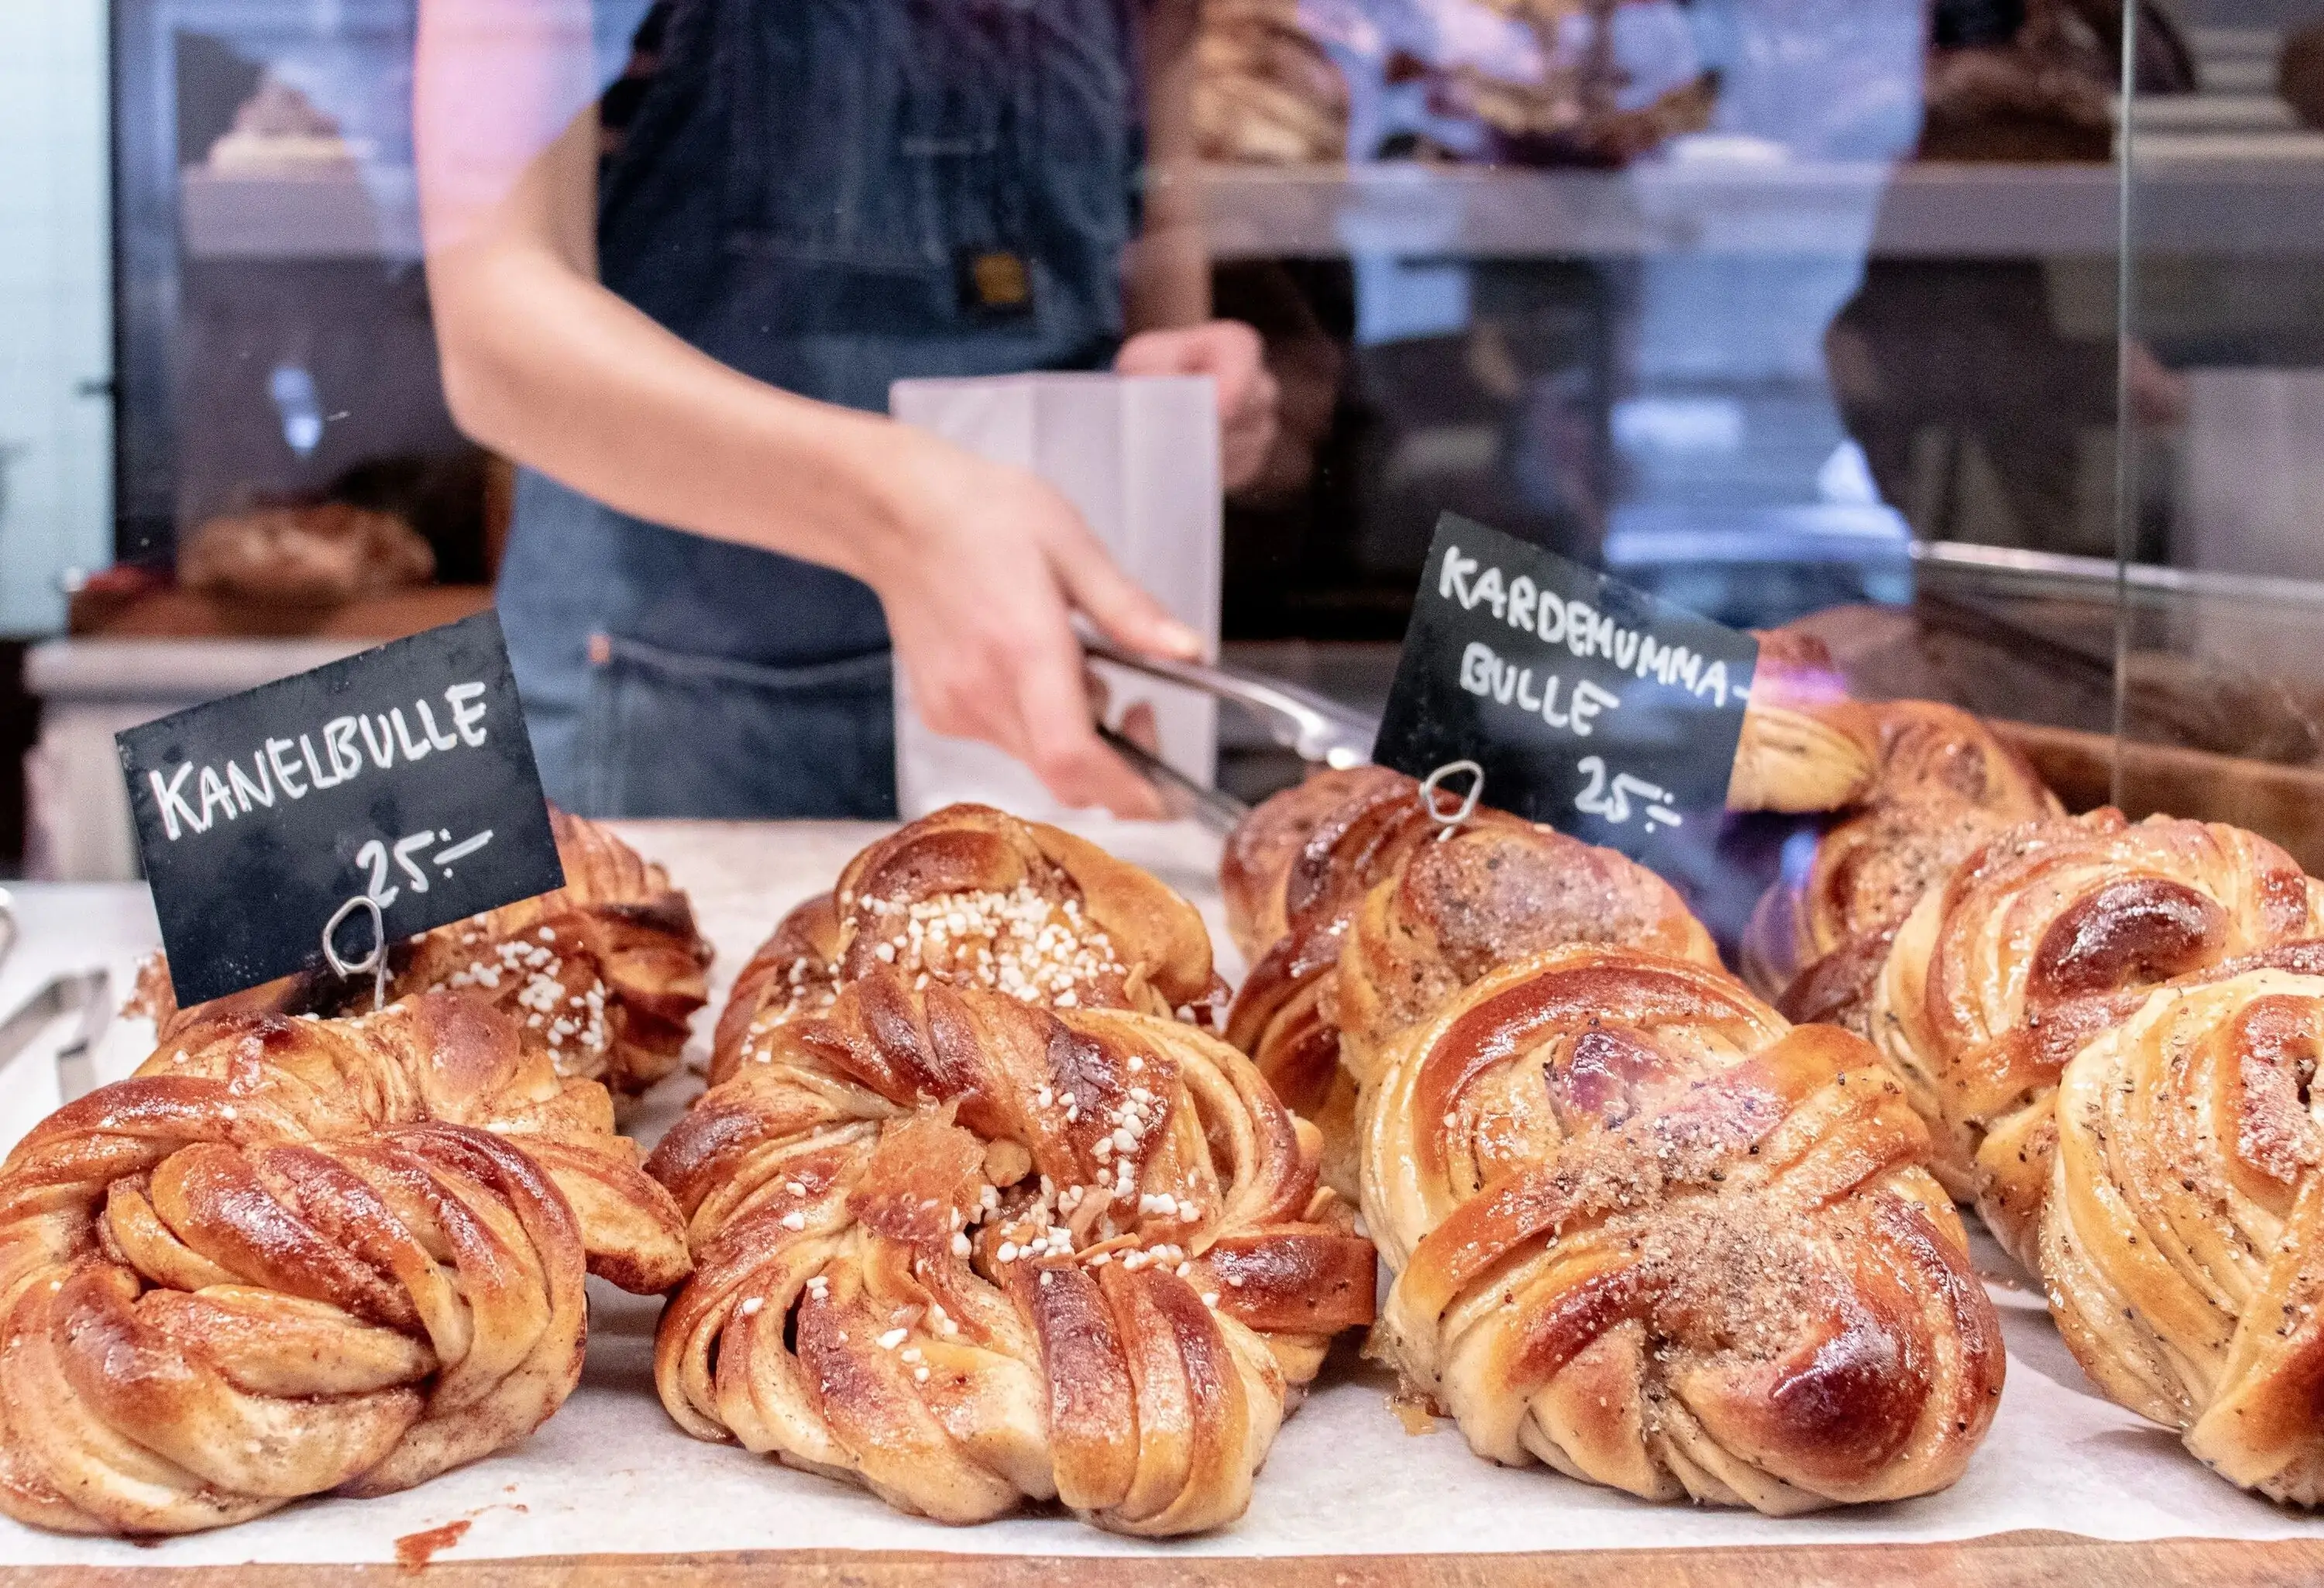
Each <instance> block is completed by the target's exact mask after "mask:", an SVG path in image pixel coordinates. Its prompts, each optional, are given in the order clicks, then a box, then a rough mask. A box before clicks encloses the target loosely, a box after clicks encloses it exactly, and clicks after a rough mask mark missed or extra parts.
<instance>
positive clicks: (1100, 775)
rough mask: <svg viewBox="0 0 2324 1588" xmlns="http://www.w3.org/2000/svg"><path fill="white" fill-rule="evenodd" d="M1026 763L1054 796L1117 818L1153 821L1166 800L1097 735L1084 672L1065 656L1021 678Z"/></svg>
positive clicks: (1045, 661) (1042, 661) (1046, 659)
mask: <svg viewBox="0 0 2324 1588" xmlns="http://www.w3.org/2000/svg"><path fill="white" fill-rule="evenodd" d="M1017 690H1018V699H1019V702H1020V715H1021V716H1022V718H1023V722H1024V728H1025V737H1026V749H1025V752H1024V760H1025V764H1026V765H1028V766H1029V767H1031V768H1032V769H1033V773H1034V775H1035V776H1036V777H1037V778H1039V779H1040V780H1041V781H1042V782H1043V783H1044V784H1045V785H1047V788H1048V790H1049V792H1050V793H1052V794H1054V795H1056V797H1057V798H1058V799H1061V800H1063V801H1065V803H1066V804H1067V805H1072V806H1089V805H1102V806H1103V807H1104V808H1106V809H1108V810H1110V811H1111V812H1113V814H1114V815H1116V816H1122V817H1138V818H1142V819H1147V820H1152V819H1154V818H1157V817H1160V816H1161V815H1162V814H1163V812H1162V797H1161V795H1160V793H1159V792H1157V790H1156V789H1155V788H1154V786H1153V785H1152V784H1151V783H1148V781H1147V780H1145V779H1144V778H1142V777H1139V775H1138V773H1137V772H1136V771H1132V770H1131V769H1130V763H1129V762H1125V761H1123V760H1122V759H1121V758H1120V756H1118V755H1116V754H1115V753H1114V752H1112V751H1111V750H1108V749H1107V748H1106V747H1105V745H1104V743H1102V742H1101V741H1100V740H1099V738H1098V736H1097V730H1096V728H1095V726H1094V725H1093V719H1092V718H1091V717H1090V715H1089V697H1088V695H1087V694H1086V692H1085V690H1084V683H1083V679H1082V669H1080V667H1079V666H1078V665H1076V664H1075V663H1074V661H1073V660H1067V659H1066V658H1065V657H1063V656H1055V657H1043V658H1042V659H1040V660H1039V661H1038V662H1037V664H1035V665H1032V666H1028V667H1027V668H1026V669H1024V670H1023V671H1022V672H1021V673H1019V675H1018V679H1017Z"/></svg>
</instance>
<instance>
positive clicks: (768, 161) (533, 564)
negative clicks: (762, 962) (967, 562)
mask: <svg viewBox="0 0 2324 1588" xmlns="http://www.w3.org/2000/svg"><path fill="white" fill-rule="evenodd" d="M1139 5H1140V0H678V4H677V5H676V7H675V8H674V9H673V10H672V11H671V12H670V13H669V15H668V19H667V25H666V31H665V32H664V34H663V39H662V50H661V59H660V61H659V69H657V70H656V72H655V74H654V76H653V78H652V79H651V83H650V87H649V88H647V89H646V90H645V93H644V97H643V98H642V100H641V102H640V103H639V105H638V106H637V110H636V114H635V117H634V119H633V120H632V122H631V124H630V125H629V127H628V129H627V132H626V134H625V135H624V136H623V139H622V144H621V146H620V149H619V151H618V152H616V153H615V154H614V156H613V158H612V159H611V160H610V161H609V162H608V163H607V165H606V168H605V170H604V172H603V174H602V178H601V182H600V190H599V211H598V247H599V261H600V270H601V272H602V275H603V279H604V282H605V284H606V286H608V287H609V288H611V289H612V290H613V291H614V292H616V293H618V294H620V295H621V296H622V298H624V299H626V300H629V301H630V302H631V303H633V304H635V305H636V306H637V307H638V308H639V309H642V310H643V311H644V312H645V313H647V314H649V315H650V316H652V317H653V318H654V319H656V320H657V321H659V323H660V324H662V325H663V326H666V327H668V328H669V329H670V330H672V331H674V332H676V333H677V334H678V336H680V337H684V338H685V339H686V340H687V341H688V342H690V343H692V344H693V345H694V346H696V347H699V348H701V349H702V350H703V351H704V352H705V353H708V354H709V355H711V356H713V357H715V358H716V359H718V360H720V361H721V362H723V363H724V364H726V365H731V366H732V367H733V368H735V369H738V370H740V371H742V373H744V374H750V375H753V376H756V377H757V378H758V379H760V380H762V381H765V382H768V383H770V384H773V385H776V386H779V387H781V388H783V389H784V390H786V391H788V392H798V393H800V394H802V395H805V396H808V397H815V398H820V399H822V400H824V401H825V402H837V403H844V404H845V405H847V406H849V407H852V408H861V409H870V410H874V411H885V410H886V408H887V404H888V387H889V384H890V383H891V382H893V381H897V380H900V379H904V378H907V377H911V376H961V375H985V374H1008V373H1013V372H1019V371H1025V370H1036V369H1072V368H1090V367H1096V366H1100V365H1102V364H1103V363H1104V362H1105V361H1106V360H1107V359H1108V358H1109V357H1111V354H1112V352H1113V350H1114V348H1115V347H1116V346H1118V344H1119V342H1120V336H1121V316H1122V311H1121V294H1120V276H1119V271H1120V253H1121V250H1122V247H1123V245H1125V244H1126V243H1128V242H1129V240H1130V236H1131V235H1132V232H1133V229H1134V227H1135V226H1136V224H1137V221H1138V197H1137V192H1136V184H1137V181H1138V176H1139V166H1140V162H1141V159H1142V154H1143V135H1142V117H1141V113H1140V103H1141V99H1140V95H1141V88H1140V82H1139V76H1140V74H1139V63H1138V60H1137V49H1138V22H1139ZM782 491H783V482H782V481H781V480H780V479H779V478H771V477H770V479H769V480H768V481H767V482H766V494H767V499H768V501H769V503H770V504H772V503H778V502H779V501H780V499H781V494H782ZM499 605H500V613H501V621H502V623H503V627H504V628H505V630H506V632H507V634H508V641H509V652H510V657H511V660H512V661H513V663H514V664H515V669H516V678H517V685H518V688H519V689H520V690H521V693H522V697H523V700H524V706H525V712H526V716H527V719H528V721H529V723H530V726H531V731H532V739H533V747H534V751H535V753H536V755H537V757H538V759H539V764H540V771H541V778H542V781H543V783H544V785H545V786H546V787H547V789H548V790H549V795H550V797H551V798H552V799H557V800H558V801H560V802H561V803H563V804H565V805H567V807H568V808H571V809H573V810H575V811H576V812H580V813H583V814H586V815H598V816H695V817H730V818H731V817H745V818H747V817H809V816H813V817H884V816H891V815H893V814H894V808H895V740H894V730H893V723H892V716H891V709H892V708H891V705H890V660H889V651H888V634H887V628H886V623H885V622H884V620H883V618H882V616H881V609H880V603H879V600H878V598H877V597H876V596H875V595H873V594H872V593H871V590H870V589H869V588H868V587H866V586H863V585H862V584H859V583H857V582H856V581H855V580H853V579H851V578H849V577H845V576H844V575H842V574H838V573H835V572H833V571H831V570H830V569H828V568H819V567H816V566H815V565H813V564H810V563H805V562H800V561H797V560H794V559H790V558H787V557H781V556H778V555H776V554H774V553H771V552H765V551H756V550H751V549H745V548H742V547H739V546H734V545H730V544H727V543H724V542H722V541H716V540H706V539H704V538H702V537H700V536H696V535H689V534H685V533H682V532H680V531H674V530H669V529H666V528H663V527H660V526H659V525H655V524H651V523H647V522H643V521H641V520H639V519H635V518H632V517H630V516H628V515H626V514H623V513H620V512H614V511H613V510H612V509H610V508H607V507H604V506H602V505H600V504H599V503H595V502H593V501H591V500H589V499H588V498H586V497H584V496H582V495H579V494H576V493H575V492H573V491H570V490H567V488H565V487H564V486H562V485H558V484H557V483H556V482H554V481H552V480H549V479H548V478H547V477H545V476H543V475H538V474H533V473H531V472H529V471H528V472H525V473H523V474H521V475H520V476H519V479H518V483H517V492H516V512H515V518H514V522H513V524H512V529H511V532H510V537H509V544H508V550H507V554H506V557H505V558H504V559H503V564H502V568H501V577H500V590H499Z"/></svg>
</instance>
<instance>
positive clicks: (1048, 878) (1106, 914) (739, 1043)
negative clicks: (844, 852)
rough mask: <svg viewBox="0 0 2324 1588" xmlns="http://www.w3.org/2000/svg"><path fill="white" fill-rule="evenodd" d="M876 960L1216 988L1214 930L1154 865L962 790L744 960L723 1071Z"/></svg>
mask: <svg viewBox="0 0 2324 1588" xmlns="http://www.w3.org/2000/svg"><path fill="white" fill-rule="evenodd" d="M875 966H888V967H892V968H893V969H895V970H896V971H897V972H899V974H903V975H905V976H907V977H908V978H910V979H911V980H912V981H913V982H914V983H917V984H918V985H919V986H926V985H927V983H930V982H945V983H954V984H956V985H960V986H974V987H987V988H991V989H993V990H995V991H998V992H1004V993H1007V994H1009V995H1010V996H1012V997H1016V998H1020V999H1024V1000H1027V1001H1029V1002H1036V1003H1043V1004H1050V1005H1054V1006H1056V1007H1057V1008H1061V1009H1074V1008H1083V1009H1134V1010H1139V1011H1143V1012H1145V1013H1148V1014H1153V1015H1160V1016H1165V1017H1167V1016H1169V1015H1170V1014H1172V1013H1173V1012H1174V1011H1176V1010H1179V1009H1182V1008H1185V1007H1186V1006H1188V1005H1190V1004H1196V1003H1202V1002H1207V1001H1208V1000H1210V999H1211V998H1212V997H1213V996H1214V995H1215V992H1216V987H1217V983H1216V978H1215V977H1214V976H1213V974H1212V970H1211V937H1210V931H1209V929H1208V928H1205V927H1204V926H1203V918H1202V916H1201V915H1200V913H1198V912H1197V911H1196V910H1195V909H1194V906H1193V905H1191V904H1189V903H1187V902H1186V901H1185V900H1183V899H1181V898H1179V897H1178V895H1177V894H1176V893H1175V892H1173V891H1171V890H1170V889H1169V888H1167V886H1165V885H1164V884H1163V883H1162V882H1160V881H1159V880H1157V878H1155V877H1154V876H1153V875H1151V874H1150V873H1148V872H1145V871H1143V870H1141V869H1140V868H1139V867H1137V866H1134V865H1131V864H1130V863H1128V862H1126V861H1122V860H1118V859H1116V858H1115V857H1114V856H1112V855H1111V854H1107V853H1106V852H1105V851H1104V850H1102V849H1100V848H1099V847H1098V846H1097V845H1094V844H1092V843H1090V842H1089V841H1088V840H1086V839H1084V838H1077V837H1075V836H1074V835H1073V834H1071V833H1068V832H1065V831H1064V830H1062V829H1061V828H1057V827H1053V826H1047V825H1045V824H1043V823H1040V822H1027V821H1019V819H1018V818H1017V817H1012V816H1010V815H1007V814H1006V813H1004V812H1001V811H998V810H994V809H992V808H990V807H988V806H982V805H953V806H947V807H945V808H944V809H942V810H938V811H936V812H933V813H932V814H930V815H928V816H926V817H921V818H920V819H919V820H918V821H916V822H912V823H909V824H908V825H906V826H902V827H899V828H898V829H897V830H896V831H895V832H894V833H892V834H890V836H887V837H885V838H883V839H881V841H880V842H878V843H876V844H874V845H871V846H870V847H869V848H867V849H865V850H864V851H862V853H861V854H858V855H856V856H855V858H854V859H853V860H852V861H850V862H849V863H847V866H846V868H845V869H844V871H842V872H840V876H839V884H838V886H837V887H836V888H835V889H834V890H833V891H832V892H831V893H830V894H828V895H826V896H824V897H822V898H817V899H810V900H807V902H805V903H803V904H801V905H800V906H798V908H797V909H794V910H792V911H791V912H790V913H789V914H788V915H787V916H785V917H784V918H783V919H782V921H781V923H780V924H779V925H778V926H777V927H776V928H775V931H774V934H773V935H772V936H771V937H769V938H768V939H767V941H766V942H764V943H763V944H761V945H760V946H759V949H758V951H757V952H756V953H755V954H753V955H752V956H751V962H750V964H748V965H745V966H744V967H743V968H742V974H741V976H739V977H738V978H737V979H736V981H735V983H734V991H733V994H732V996H731V997H730V999H729V1001H728V1002H727V1005H726V1008H725V1010H724V1011H723V1012H722V1013H721V1014H720V1016H719V1020H718V1030H717V1035H716V1038H715V1040H714V1042H713V1044H712V1048H711V1055H710V1079H711V1083H712V1084H713V1085H716V1084H717V1083H719V1082H721V1081H724V1080H726V1079H727V1078H729V1077H730V1076H733V1074H734V1072H735V1069H736V1067H737V1066H741V1065H743V1064H746V1063H763V1062H766V1061H767V1056H768V1055H769V1054H770V1052H771V1049H770V1047H769V1044H770V1042H771V1040H772V1039H773V1036H774V1033H775V1032H776V1030H777V1029H779V1028H780V1027H782V1026H783V1025H785V1024H787V1023H788V1022H789V1021H790V1020H797V1019H799V1018H801V1017H803V1016H808V1015H817V1014H821V1013H823V1012H825V1011H827V1010H828V1009H829V1008H830V1006H831V1003H832V1002H833V1000H834V999H835V997H836V996H837V994H838V991H839V989H840V988H841V987H842V986H844V984H845V983H848V982H851V981H853V980H855V979H856V978H857V977H860V976H862V975H863V974H867V973H868V972H869V971H871V969H872V968H874V967H875Z"/></svg>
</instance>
